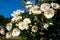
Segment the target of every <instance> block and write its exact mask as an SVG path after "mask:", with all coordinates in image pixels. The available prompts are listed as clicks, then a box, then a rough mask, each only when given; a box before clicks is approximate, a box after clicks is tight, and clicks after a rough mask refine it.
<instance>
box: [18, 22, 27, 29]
mask: <svg viewBox="0 0 60 40" xmlns="http://www.w3.org/2000/svg"><path fill="white" fill-rule="evenodd" d="M26 27H27V25H26V23H25V22H20V23H19V29H21V30H24V29H26Z"/></svg>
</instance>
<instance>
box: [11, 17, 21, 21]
mask: <svg viewBox="0 0 60 40" xmlns="http://www.w3.org/2000/svg"><path fill="white" fill-rule="evenodd" d="M20 19H22V17H21V16H17V17H13V18H12V19H11V22H17V21H18V20H20Z"/></svg>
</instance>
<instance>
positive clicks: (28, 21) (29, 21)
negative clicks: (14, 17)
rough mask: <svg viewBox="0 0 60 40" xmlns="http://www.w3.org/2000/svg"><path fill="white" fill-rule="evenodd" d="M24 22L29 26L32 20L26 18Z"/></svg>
mask: <svg viewBox="0 0 60 40" xmlns="http://www.w3.org/2000/svg"><path fill="white" fill-rule="evenodd" d="M23 22H25V23H26V24H29V23H31V20H30V19H29V18H25V19H24V20H23Z"/></svg>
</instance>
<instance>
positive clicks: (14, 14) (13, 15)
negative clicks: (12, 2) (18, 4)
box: [11, 10, 24, 17]
mask: <svg viewBox="0 0 60 40" xmlns="http://www.w3.org/2000/svg"><path fill="white" fill-rule="evenodd" d="M20 13H24V11H23V10H16V11H13V14H11V16H12V17H17V16H19V15H20Z"/></svg>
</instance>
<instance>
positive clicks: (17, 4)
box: [0, 0, 34, 18]
mask: <svg viewBox="0 0 60 40" xmlns="http://www.w3.org/2000/svg"><path fill="white" fill-rule="evenodd" d="M29 1H31V2H34V0H29ZM17 9H21V10H26V9H25V5H24V4H23V3H22V1H21V0H0V15H4V17H7V18H9V17H10V15H11V13H12V12H13V11H15V10H17Z"/></svg>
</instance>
